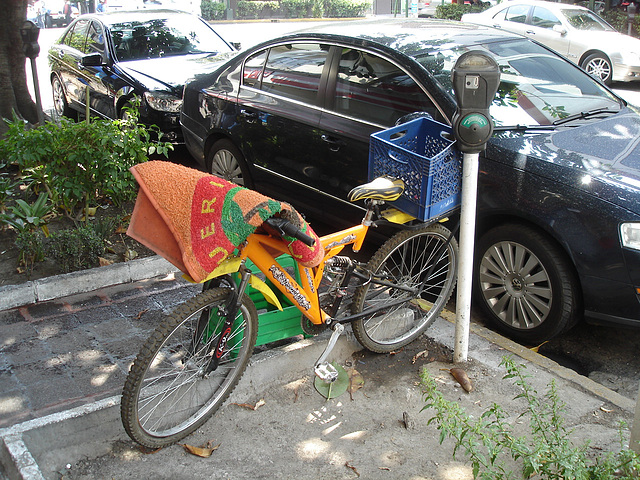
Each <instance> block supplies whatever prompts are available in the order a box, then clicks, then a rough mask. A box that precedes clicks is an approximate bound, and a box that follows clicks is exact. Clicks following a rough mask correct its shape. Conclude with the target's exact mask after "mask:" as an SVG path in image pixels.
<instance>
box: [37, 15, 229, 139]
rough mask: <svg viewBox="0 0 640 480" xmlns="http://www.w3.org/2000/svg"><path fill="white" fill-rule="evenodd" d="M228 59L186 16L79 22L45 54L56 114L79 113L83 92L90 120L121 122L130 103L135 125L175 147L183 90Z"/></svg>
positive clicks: (225, 49) (198, 22)
mask: <svg viewBox="0 0 640 480" xmlns="http://www.w3.org/2000/svg"><path fill="white" fill-rule="evenodd" d="M233 52H235V48H234V47H233V46H232V45H230V44H229V43H227V42H226V41H225V40H223V39H222V38H221V37H220V36H219V35H218V34H217V33H216V32H215V31H214V30H213V29H212V28H211V27H210V26H209V25H208V24H207V23H206V22H204V21H203V20H202V19H201V18H199V17H197V16H194V15H190V14H188V13H184V12H177V11H171V10H151V11H143V10H140V11H135V12H124V11H122V12H112V13H101V14H95V15H83V16H81V17H79V18H78V19H76V20H75V21H74V22H72V23H71V24H70V25H69V27H67V29H66V30H65V31H64V33H63V34H62V36H61V37H60V39H59V40H58V41H57V42H56V43H55V44H54V45H53V46H52V47H51V49H50V50H49V64H50V66H51V86H52V91H53V100H54V106H55V110H56V113H57V114H58V115H65V116H69V117H76V116H77V113H78V112H82V113H84V112H85V108H86V103H87V100H86V99H87V87H88V89H89V105H90V107H91V115H98V116H101V117H104V118H110V119H117V118H121V117H122V115H123V112H125V110H123V108H124V107H125V106H127V105H130V104H131V103H132V99H133V97H134V96H136V97H138V98H139V99H140V107H139V109H140V120H141V121H142V122H143V123H145V124H148V125H157V126H158V127H160V130H161V131H162V132H164V134H165V135H164V140H166V141H171V142H179V141H180V140H181V137H182V136H181V134H180V125H179V115H180V107H181V106H182V90H183V87H184V84H185V83H186V81H187V80H188V79H189V78H190V77H191V76H192V75H193V74H194V73H197V72H202V71H211V70H212V68H213V67H212V65H215V62H218V61H220V59H221V58H223V57H224V55H223V54H230V53H233Z"/></svg>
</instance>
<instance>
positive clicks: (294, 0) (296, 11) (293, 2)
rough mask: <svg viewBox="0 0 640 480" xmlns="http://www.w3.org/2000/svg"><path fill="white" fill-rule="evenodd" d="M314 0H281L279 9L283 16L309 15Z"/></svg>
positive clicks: (302, 16)
mask: <svg viewBox="0 0 640 480" xmlns="http://www.w3.org/2000/svg"><path fill="white" fill-rule="evenodd" d="M313 4H314V0H281V1H280V11H281V13H282V15H283V16H284V18H306V17H309V16H311V12H312V10H313Z"/></svg>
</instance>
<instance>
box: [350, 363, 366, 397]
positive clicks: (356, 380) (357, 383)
mask: <svg viewBox="0 0 640 480" xmlns="http://www.w3.org/2000/svg"><path fill="white" fill-rule="evenodd" d="M362 387H364V377H363V376H362V374H361V373H360V372H358V371H357V370H356V369H355V368H352V369H351V370H349V395H351V400H353V394H354V392H356V391H357V390H360V389H361V388H362Z"/></svg>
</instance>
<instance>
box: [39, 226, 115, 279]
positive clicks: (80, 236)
mask: <svg viewBox="0 0 640 480" xmlns="http://www.w3.org/2000/svg"><path fill="white" fill-rule="evenodd" d="M104 249H105V247H104V241H103V240H102V238H100V236H99V235H98V234H97V233H96V231H95V230H94V229H93V227H92V226H91V225H82V226H80V227H78V228H75V229H68V230H61V231H59V232H54V233H52V234H51V236H50V237H49V240H48V243H47V245H46V248H45V252H46V255H47V256H48V257H51V258H53V259H55V260H56V261H57V262H58V263H59V264H60V267H61V270H62V271H63V272H71V271H75V270H82V269H83V268H91V267H96V266H98V263H99V262H98V258H99V256H100V255H102V254H103V253H104Z"/></svg>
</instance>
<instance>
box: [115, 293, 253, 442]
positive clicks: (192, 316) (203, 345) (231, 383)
mask: <svg viewBox="0 0 640 480" xmlns="http://www.w3.org/2000/svg"><path fill="white" fill-rule="evenodd" d="M228 295H229V290H228V289H224V288H219V289H214V290H208V291H205V292H203V293H201V294H200V295H198V296H196V297H194V298H192V299H190V300H189V301H188V302H186V303H185V304H184V305H183V306H182V307H180V308H179V309H178V310H176V312H175V313H174V314H173V315H172V316H171V317H169V318H168V319H167V320H166V321H165V322H163V324H161V325H160V327H158V329H157V330H156V331H155V332H154V334H153V335H152V336H151V337H150V338H149V340H147V343H146V344H145V345H144V346H143V348H142V350H141V351H140V354H139V355H138V357H137V358H136V360H135V362H134V364H133V366H132V367H131V371H130V373H129V376H128V377H127V381H126V382H125V387H124V390H123V399H122V419H123V423H124V426H125V429H126V430H127V433H128V434H129V436H130V437H131V438H132V439H133V440H135V441H137V442H138V443H140V444H142V445H145V446H148V447H152V448H156V447H161V446H166V445H171V444H172V443H175V442H177V441H178V440H180V439H182V438H184V437H185V436H187V435H189V434H190V433H191V432H193V431H194V430H195V429H197V428H198V427H199V426H200V425H202V424H203V423H204V422H205V421H206V420H207V419H208V418H209V417H210V416H211V415H212V414H213V413H214V412H215V411H216V410H217V409H218V407H219V406H220V405H221V404H222V403H223V402H224V400H225V399H226V398H227V397H228V395H229V394H230V393H231V391H232V390H233V388H234V387H235V386H236V384H237V383H238V381H239V380H240V377H241V376H242V373H243V372H244V370H245V368H246V366H247V363H248V361H249V357H250V356H251V353H252V351H253V348H254V346H255V342H256V335H257V313H256V311H255V306H254V305H253V303H252V302H251V301H250V300H249V299H248V297H246V296H245V298H244V300H243V303H242V305H241V307H240V311H239V312H238V315H237V317H236V319H235V321H234V323H233V325H232V332H231V335H230V337H229V340H228V342H227V345H226V348H225V352H224V354H223V355H222V357H221V359H220V363H219V366H218V367H217V368H216V369H215V370H214V371H212V372H211V373H209V374H208V375H205V371H206V369H207V366H208V365H209V363H210V360H211V357H212V354H213V351H214V350H215V346H216V344H217V341H218V338H219V334H220V332H221V331H222V326H223V323H224V318H223V317H220V316H219V315H218V307H220V306H221V305H222V304H224V302H225V301H226V300H227V297H228Z"/></svg>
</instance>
